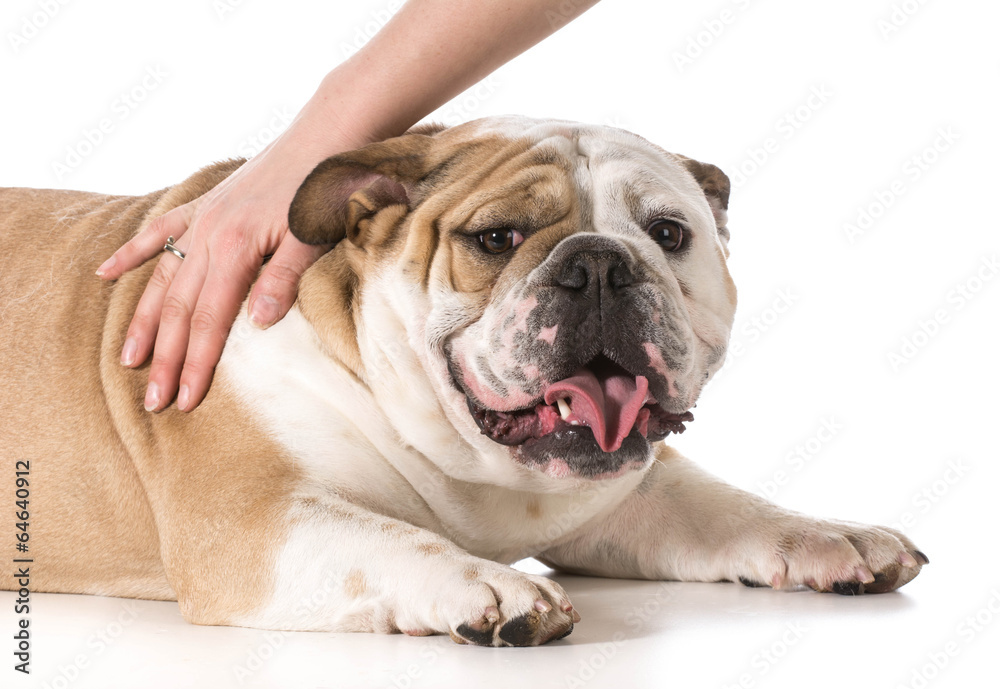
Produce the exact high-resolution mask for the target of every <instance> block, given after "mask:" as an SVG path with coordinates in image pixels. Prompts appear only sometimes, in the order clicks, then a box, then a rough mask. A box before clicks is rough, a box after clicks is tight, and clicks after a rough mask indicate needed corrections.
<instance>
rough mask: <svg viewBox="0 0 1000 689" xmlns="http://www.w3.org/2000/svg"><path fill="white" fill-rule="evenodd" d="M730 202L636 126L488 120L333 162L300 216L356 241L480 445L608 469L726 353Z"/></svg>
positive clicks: (677, 428)
mask: <svg viewBox="0 0 1000 689" xmlns="http://www.w3.org/2000/svg"><path fill="white" fill-rule="evenodd" d="M728 195H729V187H728V180H727V179H726V178H725V175H723V174H722V173H721V172H720V171H719V170H718V169H717V168H715V167H713V166H710V165H704V164H701V163H698V162H696V161H693V160H690V159H687V158H684V157H682V156H676V155H672V154H668V153H666V152H664V151H662V150H661V149H659V148H657V147H656V146H653V145H652V144H650V143H648V142H647V141H645V140H644V139H642V138H640V137H638V136H636V135H634V134H630V133H628V132H624V131H621V130H618V129H613V128H609V127H595V126H585V125H578V124H575V123H570V122H561V121H538V120H529V119H524V118H488V119H485V120H478V121H475V122H471V123H468V124H466V125H462V126H460V127H454V128H451V129H447V130H443V131H432V130H424V131H423V132H418V133H411V134H408V135H406V136H403V137H399V138H398V139H393V140H389V141H386V142H383V143H381V144H375V145H373V146H369V147H366V148H365V149H361V150H360V151H356V152H352V153H349V154H345V155H343V156H336V157H334V158H331V159H329V160H328V161H326V162H324V163H323V164H321V165H320V166H319V167H318V168H317V169H316V171H314V172H313V173H312V174H311V175H310V177H309V178H308V179H307V180H306V182H305V183H304V184H303V186H302V188H301V189H300V190H299V193H298V195H297V196H296V200H295V202H294V203H293V205H292V209H291V213H290V226H291V228H292V231H293V232H294V233H295V234H296V236H297V237H299V238H300V239H302V240H303V241H307V242H312V243H328V242H331V241H336V240H339V239H341V238H343V237H345V236H346V237H347V238H348V239H350V241H351V245H352V246H351V248H348V249H345V251H347V252H349V253H350V256H349V257H347V258H348V261H349V262H350V263H351V265H352V266H353V274H354V275H355V276H356V278H357V280H358V282H359V283H360V285H361V286H360V287H359V291H360V293H361V294H362V295H367V294H368V292H367V291H366V290H365V286H373V289H374V285H381V288H380V289H381V290H382V293H383V295H386V296H385V301H386V303H388V304H391V306H390V307H389V309H390V310H392V311H394V312H395V313H396V315H397V317H399V318H400V319H401V320H402V321H403V322H404V324H405V325H404V327H405V330H406V333H407V339H408V341H409V344H410V346H411V347H413V348H415V349H417V350H419V351H417V355H418V358H419V360H420V361H421V363H422V366H423V368H424V369H425V371H426V375H428V376H429V377H430V383H431V385H432V387H433V389H434V391H435V396H436V398H437V401H438V403H439V404H440V408H439V410H437V414H438V416H440V415H441V414H440V411H441V410H443V411H444V413H445V415H446V416H447V418H448V419H449V420H450V422H451V424H452V425H453V426H454V427H455V428H456V429H458V431H459V432H460V433H461V434H462V435H463V436H464V437H465V439H466V441H467V442H469V443H470V444H472V445H473V446H474V447H475V448H477V450H478V451H479V453H480V454H482V455H483V456H484V457H486V456H489V457H492V458H496V457H497V456H498V455H500V454H502V455H503V456H504V457H506V460H505V461H506V462H507V463H510V461H511V460H513V463H514V464H515V465H517V466H520V467H522V468H526V469H529V470H532V471H537V472H541V473H543V474H545V475H547V476H549V477H553V478H564V477H574V478H580V477H584V478H590V479H598V478H614V477H617V476H621V475H623V474H625V473H628V472H629V471H631V470H633V469H641V468H643V467H645V466H647V464H648V462H649V461H650V459H651V456H652V453H651V446H650V443H653V442H656V441H659V440H661V439H663V438H664V437H666V436H667V435H668V434H669V433H672V432H673V433H677V432H681V431H683V430H684V422H685V421H690V420H691V419H692V416H691V414H690V411H689V410H690V409H691V407H692V406H693V405H694V403H695V401H696V400H697V398H698V395H699V393H700V391H701V389H702V388H703V386H704V385H705V383H706V382H707V381H708V379H709V378H710V377H711V375H712V374H713V373H714V372H715V371H716V370H717V369H718V368H719V367H720V366H721V364H722V363H723V361H724V359H725V351H726V345H727V342H728V339H729V331H730V328H731V326H732V319H733V314H734V310H735V305H736V293H735V288H734V287H733V284H732V281H731V279H730V277H729V273H728V271H727V269H726V262H725V258H726V254H727V249H726V243H727V240H728V230H726V228H725V214H726V206H727V204H728ZM345 244H346V243H345ZM364 299H365V297H364V296H362V301H363V300H364ZM359 308H360V311H361V313H360V314H359V319H360V321H361V323H360V324H356V325H357V326H358V328H359V333H374V332H376V331H378V329H379V326H378V324H375V323H372V324H370V327H366V325H365V324H366V323H367V322H368V320H367V319H368V318H369V316H368V314H367V311H368V310H369V309H365V308H363V307H359ZM370 310H371V311H372V317H375V313H377V314H378V315H377V318H379V319H382V320H384V319H385V317H386V314H385V310H383V309H377V308H375V307H374V306H373V307H372V308H371V309H370ZM356 320H357V319H356ZM364 339H365V337H364V335H363V334H359V340H364ZM359 347H360V350H361V352H362V354H361V355H360V358H361V359H365V355H364V351H365V343H364V342H359ZM404 378H405V376H404ZM401 382H402V383H405V384H408V385H411V386H412V385H413V384H414V383H413V382H412V380H411V381H405V380H404V381H401ZM397 387H398V386H397ZM392 388H393V386H392V385H389V386H388V388H387V390H390V389H392Z"/></svg>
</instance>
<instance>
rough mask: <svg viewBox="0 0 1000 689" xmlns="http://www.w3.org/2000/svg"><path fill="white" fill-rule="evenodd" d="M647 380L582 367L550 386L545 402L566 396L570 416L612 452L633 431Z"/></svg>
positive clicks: (644, 395)
mask: <svg viewBox="0 0 1000 689" xmlns="http://www.w3.org/2000/svg"><path fill="white" fill-rule="evenodd" d="M647 390H649V381H647V380H646V378H645V377H643V376H634V377H633V376H629V375H626V374H625V373H624V372H622V373H612V372H609V373H607V375H605V373H604V372H603V371H598V373H597V374H595V373H594V372H592V371H590V370H589V369H586V368H581V369H580V370H579V371H577V372H576V373H574V374H573V375H572V376H570V377H569V378H566V379H565V380H560V381H558V382H555V383H553V384H552V385H550V386H549V388H548V390H546V391H545V403H546V404H554V403H555V402H556V400H558V399H559V398H567V397H568V398H569V400H570V408H571V409H572V413H573V416H575V417H577V418H579V420H580V421H581V422H583V423H585V424H586V425H588V426H590V429H591V430H592V431H593V432H594V438H596V439H597V444H598V445H600V446H601V449H602V450H604V451H605V452H614V451H615V450H617V449H618V448H619V447H621V446H622V441H623V440H625V436H627V435H628V434H629V433H631V432H632V427H633V426H635V423H636V419H637V418H638V416H639V411H640V410H641V409H642V407H643V405H644V404H645V403H646V392H647Z"/></svg>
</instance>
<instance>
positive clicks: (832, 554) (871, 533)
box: [739, 519, 929, 595]
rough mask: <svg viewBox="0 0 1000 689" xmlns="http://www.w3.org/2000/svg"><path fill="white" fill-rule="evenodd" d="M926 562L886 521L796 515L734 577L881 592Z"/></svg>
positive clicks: (774, 583) (844, 591)
mask: <svg viewBox="0 0 1000 689" xmlns="http://www.w3.org/2000/svg"><path fill="white" fill-rule="evenodd" d="M928 562H929V560H928V558H927V556H926V555H924V554H923V553H922V552H920V551H919V550H917V548H916V546H914V545H913V542H912V541H910V539H909V538H907V537H906V536H904V535H903V534H901V533H900V532H898V531H896V530H894V529H890V528H888V527H883V526H869V525H866V524H855V523H852V522H835V521H822V520H811V519H810V520H805V519H803V520H798V519H796V520H792V521H791V523H790V524H789V525H788V526H787V528H786V529H783V533H782V534H781V535H780V537H779V538H778V539H777V542H776V543H773V550H772V552H770V553H768V555H767V556H766V557H764V558H762V560H761V561H760V562H758V563H755V564H754V565H752V566H751V569H752V571H750V572H748V573H746V574H743V575H740V576H739V580H740V582H741V583H743V584H744V585H745V586H767V585H770V586H772V587H774V588H794V587H796V586H802V585H805V586H809V587H810V588H812V589H814V590H816V591H832V592H833V593H840V594H844V595H857V594H861V593H885V592H886V591H893V590H895V589H898V588H899V587H900V586H902V585H903V584H906V583H907V582H909V581H910V580H912V579H913V578H914V577H916V576H917V575H918V574H919V573H920V569H921V568H922V567H923V566H924V565H926V564H927V563H928Z"/></svg>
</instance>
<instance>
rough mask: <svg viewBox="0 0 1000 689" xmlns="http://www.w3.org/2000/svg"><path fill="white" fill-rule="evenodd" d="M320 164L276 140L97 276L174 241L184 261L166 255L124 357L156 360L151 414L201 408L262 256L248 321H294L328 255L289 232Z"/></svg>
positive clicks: (149, 230)
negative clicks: (305, 287)
mask: <svg viewBox="0 0 1000 689" xmlns="http://www.w3.org/2000/svg"><path fill="white" fill-rule="evenodd" d="M289 138H292V136H291V133H289ZM323 157H325V156H324V155H320V156H319V157H318V159H314V156H312V155H311V154H310V153H309V151H308V149H306V150H304V149H303V147H301V146H298V145H297V142H295V141H289V140H288V139H287V138H286V139H284V140H283V139H282V138H279V139H277V140H275V141H274V142H273V143H272V144H271V146H269V147H268V148H267V149H265V150H264V151H262V152H261V153H259V154H258V155H257V156H256V157H255V158H253V159H252V160H251V161H249V162H247V163H245V164H244V165H243V166H242V167H240V168H239V169H237V170H236V172H234V173H233V174H232V175H231V176H229V177H228V178H226V179H225V180H224V181H223V182H222V183H220V184H219V185H218V186H216V187H215V188H214V189H212V190H211V191H209V192H208V193H206V194H205V195H204V196H201V197H199V198H197V199H195V200H194V201H191V202H190V203H187V204H185V205H183V206H179V207H177V208H175V209H173V210H171V211H169V212H168V213H166V214H164V215H163V216H161V217H159V218H157V219H155V220H154V221H153V222H151V223H150V224H149V225H148V226H147V227H146V228H144V229H143V230H142V231H141V232H140V233H139V234H137V235H136V236H135V237H133V238H132V239H131V240H130V241H129V242H128V243H126V244H125V245H123V246H122V247H121V248H120V249H118V251H116V252H115V253H114V255H113V256H112V257H111V258H109V259H108V260H107V261H106V262H105V263H104V264H103V265H102V266H101V267H100V268H99V269H98V275H99V276H100V277H101V278H103V279H105V280H112V279H115V278H118V277H120V276H121V275H122V274H124V273H125V272H126V271H128V270H131V269H132V268H135V267H137V266H139V265H140V264H142V263H143V262H144V261H146V260H148V259H150V258H152V257H154V256H156V255H157V254H160V253H161V252H163V245H164V243H165V242H166V241H167V239H168V237H171V236H172V237H173V238H174V244H175V245H176V246H177V248H178V249H180V250H181V251H182V252H183V253H185V254H186V257H185V258H184V259H183V260H182V259H180V258H179V257H177V256H175V255H173V254H171V253H163V255H162V256H161V258H160V260H159V262H158V263H157V266H156V269H155V270H154V272H153V274H152V277H151V278H150V280H149V283H148V284H147V285H146V290H145V292H144V293H143V295H142V298H141V299H140V300H139V304H138V306H137V307H136V311H135V315H134V316H133V318H132V322H131V324H130V325H129V328H128V334H127V336H126V339H125V345H124V347H123V349H122V356H121V362H122V364H123V365H125V366H129V367H132V368H134V367H137V366H140V365H142V364H143V363H144V362H145V361H146V359H147V358H149V355H150V353H152V355H153V358H152V363H151V366H150V371H149V385H148V387H147V389H146V398H145V408H146V409H147V411H159V410H161V409H164V408H165V407H166V406H168V405H169V404H170V401H171V400H172V399H173V398H174V395H177V407H178V408H179V409H181V410H182V411H190V410H192V409H194V408H195V407H197V406H198V404H199V403H201V401H202V399H204V397H205V394H206V393H207V392H208V387H209V385H210V383H211V380H212V374H213V372H214V370H215V366H216V364H218V362H219V359H220V357H221V355H222V348H223V345H224V344H225V341H226V337H227V335H228V334H229V330H230V328H231V327H232V324H233V321H234V320H235V318H236V315H237V313H238V312H239V309H240V305H241V304H242V303H243V300H244V299H245V298H246V296H247V292H248V291H249V290H250V285H251V283H253V282H254V279H255V278H257V274H258V271H260V268H261V265H262V264H263V261H264V257H265V256H268V255H271V260H270V261H269V262H268V263H267V265H266V266H265V267H264V270H263V271H262V272H261V273H260V277H259V278H257V281H256V283H255V284H254V287H253V292H252V293H251V294H250V299H249V301H248V308H249V316H250V320H251V322H252V323H253V324H255V325H257V326H259V327H262V328H266V327H268V326H270V325H272V324H274V323H275V322H277V321H278V320H280V319H281V318H282V317H284V315H285V314H286V313H288V310H289V309H290V308H291V306H292V304H293V303H294V301H295V297H296V294H297V289H298V282H299V278H300V277H301V275H302V273H303V272H305V270H306V268H308V267H309V266H310V265H312V264H313V263H314V262H315V261H316V260H317V259H318V258H319V257H320V256H321V255H322V254H323V253H324V252H325V251H327V250H328V249H329V247H322V246H319V247H317V246H309V245H306V244H302V243H301V242H299V241H298V240H297V239H295V237H293V236H292V235H291V233H289V231H288V207H289V205H290V204H291V202H292V198H293V197H294V196H295V192H296V190H297V189H298V186H299V184H300V183H301V181H302V179H304V178H305V176H306V175H307V174H308V172H309V171H310V170H312V168H313V167H314V166H315V165H316V164H317V163H319V162H320V160H322V158H323Z"/></svg>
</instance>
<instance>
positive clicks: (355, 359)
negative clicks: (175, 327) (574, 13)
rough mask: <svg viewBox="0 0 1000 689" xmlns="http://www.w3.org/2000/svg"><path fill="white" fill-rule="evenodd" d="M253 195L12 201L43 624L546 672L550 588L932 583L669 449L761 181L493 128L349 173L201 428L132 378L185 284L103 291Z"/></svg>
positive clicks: (580, 137) (620, 142) (601, 137)
mask: <svg viewBox="0 0 1000 689" xmlns="http://www.w3.org/2000/svg"><path fill="white" fill-rule="evenodd" d="M241 162H242V161H232V162H227V163H221V164H217V165H213V166H211V167H208V168H205V169H204V170H201V171H200V172H198V173H196V174H195V175H193V176H192V177H190V178H189V179H187V180H186V181H184V182H182V183H180V184H178V185H176V186H174V187H171V188H169V189H166V190H163V191H159V192H154V193H152V194H149V195H148V196H143V197H109V196H104V195H99V194H90V193H82V192H67V191H52V190H33V189H3V190H0V208H2V212H0V313H2V314H3V327H2V328H0V356H2V364H3V365H2V366H0V386H2V388H3V390H4V391H5V401H4V402H3V403H2V405H0V425H2V427H3V428H4V442H3V444H2V446H0V456H2V457H3V460H4V462H3V463H4V466H5V467H7V471H8V476H11V477H12V476H13V475H14V472H15V466H16V463H17V462H27V461H30V465H31V476H30V481H31V487H30V490H31V514H32V522H31V529H32V531H31V540H30V547H31V548H32V549H34V550H35V552H37V553H44V559H43V558H41V557H40V558H39V559H38V560H37V561H36V563H35V565H33V567H32V585H33V590H34V591H61V592H72V593H92V594H102V595H114V596H125V597H136V598H151V599H168V600H172V599H176V600H177V601H178V603H179V604H180V607H181V610H182V612H183V614H184V616H185V617H186V618H187V619H188V620H190V621H191V622H194V623H198V624H225V625H243V626H251V627H260V628H266V629H288V630H335V631H374V632H396V631H402V632H405V633H407V634H416V635H424V634H435V633H441V634H450V635H451V638H452V639H454V640H455V641H456V642H458V643H470V644H481V645H492V646H504V645H514V646H521V645H536V644H540V643H545V642H547V641H551V640H554V639H559V638H562V637H563V636H565V635H567V634H568V633H569V632H570V631H571V630H572V629H573V625H574V624H575V623H576V622H579V621H580V615H579V613H578V612H577V611H576V610H575V609H574V608H573V606H572V604H571V603H570V600H569V598H568V596H567V595H566V592H565V591H564V590H563V589H562V588H561V587H560V586H559V585H558V584H556V583H555V582H553V581H551V580H549V579H547V578H544V577H541V576H534V575H530V574H525V573H522V572H519V571H516V570H513V569H511V568H510V567H509V566H508V565H509V564H510V563H511V562H514V561H516V560H518V559H521V558H524V557H529V556H534V557H537V558H539V559H540V560H541V561H543V562H545V563H547V564H549V565H551V566H552V567H553V568H556V569H559V570H564V571H570V572H577V573H583V574H592V575H601V576H612V577H633V578H647V579H676V580H688V581H720V580H728V581H732V582H743V583H744V584H747V585H752V586H772V587H775V588H782V589H790V588H794V587H798V586H810V587H812V588H814V589H816V590H818V591H834V592H838V593H865V592H882V591H890V590H892V589H895V588H898V587H900V586H902V585H903V584H905V583H906V582H908V581H910V580H911V579H912V578H913V577H915V576H916V575H917V573H918V572H919V571H920V568H921V566H922V565H924V564H926V563H927V558H926V557H925V556H924V555H923V554H922V553H920V552H919V551H918V550H916V549H915V547H914V545H913V544H912V543H911V542H910V541H909V540H908V539H907V538H906V537H905V536H903V535H902V534H900V533H898V532H896V531H893V530H891V529H887V528H881V527H875V526H866V525H862V524H854V523H848V522H832V521H826V520H820V519H813V518H809V517H807V516H804V515H801V514H797V513H792V512H789V511H787V510H783V509H781V508H779V507H777V506H775V505H773V504H771V503H769V502H767V501H765V500H763V499H761V498H759V497H757V496H754V495H751V494H749V493H746V492H743V491H741V490H737V489H735V488H732V487H730V486H728V485H726V484H725V483H723V482H721V481H719V480H717V479H715V478H713V477H711V476H709V475H707V474H705V473H703V472H702V471H700V470H699V469H698V468H697V467H696V466H695V465H693V464H692V463H691V462H689V461H688V460H687V459H685V458H683V457H681V456H680V455H678V454H677V453H676V452H675V451H673V450H671V449H670V448H669V447H668V446H667V445H666V444H665V442H664V440H667V441H669V437H668V436H670V434H674V433H680V432H682V431H684V429H685V426H688V425H690V424H691V423H692V422H693V416H692V414H691V408H692V407H693V406H694V404H695V402H696V401H697V399H698V396H699V393H700V392H701V390H702V389H703V388H704V386H705V384H706V383H707V382H708V381H709V379H710V378H711V377H712V375H713V374H714V373H715V372H716V370H718V368H719V367H720V366H721V365H722V363H723V362H724V360H725V355H726V346H727V343H728V340H729V333H730V329H731V327H732V323H733V314H734V311H735V308H736V289H735V287H734V285H733V282H732V280H731V279H730V276H729V272H728V270H727V267H726V260H727V256H728V255H729V249H728V243H729V230H728V229H727V227H726V216H727V207H728V204H729V181H728V179H727V178H726V176H725V175H724V174H723V173H722V172H721V171H720V170H719V169H718V168H716V167H714V166H712V165H708V164H704V163H699V162H697V161H695V160H691V159H689V158H686V157H684V156H680V155H676V154H671V153H667V152H666V151H663V150H661V149H660V148H658V147H656V146H654V145H653V144H650V143H649V142H647V141H645V140H644V139H642V138H640V137H638V136H636V135H634V134H630V133H628V132H625V131H621V130H618V129H613V128H610V127H595V126H586V125H579V124H576V123H572V122H562V121H544V120H529V119H523V118H513V117H504V118H488V119H484V120H477V121H474V122H470V123H467V124H464V125H459V126H455V127H451V128H447V129H444V128H436V127H422V128H418V129H416V130H413V131H411V132H410V133H408V134H406V135H404V136H401V137H398V138H394V139H389V140H386V141H383V142H381V143H376V144H372V145H370V146H366V147H365V148H362V149H360V150H357V151H351V152H348V153H344V154H341V155H338V156H335V157H333V158H330V159H328V160H326V161H324V162H323V163H321V164H320V165H319V166H318V167H317V168H316V169H315V170H314V171H313V172H312V173H311V174H310V175H309V176H308V177H307V178H306V180H305V181H304V182H303V184H302V186H301V187H300V189H299V191H298V194H297V195H296V197H295V200H294V202H293V203H292V206H291V209H290V212H289V225H290V228H291V231H292V232H293V233H294V234H295V236H296V237H298V238H299V239H300V240H302V241H304V242H307V243H313V244H330V245H334V248H333V249H332V250H331V251H330V252H329V253H327V254H326V255H325V256H324V257H323V258H322V259H320V260H319V261H318V262H317V263H316V264H315V265H314V266H313V267H312V268H311V269H310V270H308V271H307V273H306V274H305V275H304V277H303V279H302V283H301V286H300V290H299V297H298V301H297V303H296V306H295V307H294V308H293V309H292V311H291V312H290V313H289V314H288V316H287V317H286V318H284V319H283V320H282V321H280V322H279V323H277V324H276V325H274V326H273V327H271V328H269V329H267V330H260V329H258V328H255V327H252V326H250V324H249V322H248V321H247V319H246V317H245V316H241V317H240V318H239V319H238V320H237V322H236V323H235V325H234V327H233V330H232V332H231V334H230V337H229V340H228V341H227V343H226V348H225V351H224V353H223V356H222V361H221V363H220V365H219V367H218V370H217V372H216V375H215V379H214V382H213V384H212V388H211V390H210V392H209V394H208V397H207V398H206V399H205V401H204V402H203V403H202V404H201V406H199V407H198V408H197V409H196V410H195V411H193V412H191V413H187V414H185V413H182V412H180V411H178V410H177V409H176V408H175V407H173V406H171V407H168V408H167V409H166V410H165V411H163V412H161V413H158V414H149V413H147V412H145V411H144V410H143V397H144V392H145V384H146V378H147V372H148V367H142V368H139V369H136V370H132V369H128V368H125V367H123V366H121V365H120V363H119V353H120V352H121V349H122V344H123V340H124V337H125V332H126V328H127V327H128V323H129V321H130V319H131V316H132V313H133V312H134V309H135V306H136V303H137V301H138V299H139V296H140V295H141V293H142V291H143V288H144V286H145V284H146V282H147V280H148V279H149V278H150V275H151V273H152V271H153V266H154V264H155V261H152V262H149V263H147V264H146V265H144V266H142V267H141V268H139V269H137V270H134V271H132V272H131V273H129V274H127V275H125V276H124V277H123V278H121V279H120V280H118V281H117V283H116V284H107V283H102V282H101V281H100V280H98V279H97V278H95V277H94V276H93V271H94V268H95V267H96V266H97V264H98V263H99V262H100V260H101V259H102V258H103V257H104V256H106V255H108V254H110V253H111V252H112V251H114V250H115V249H116V248H118V247H119V246H120V245H121V244H122V243H124V242H125V241H126V240H128V239H129V238H130V237H131V236H132V235H134V234H135V233H136V232H137V231H139V230H140V229H141V228H143V227H144V226H145V225H147V224H148V223H149V222H150V221H151V220H152V219H153V218H156V217H157V216H159V215H162V214H163V213H165V212H166V211H168V210H170V209H171V208H174V207H176V206H178V205H181V204H183V203H186V202H188V201H190V200H192V199H194V198H196V197H198V196H200V195H201V194H203V193H205V192H206V191H207V190H209V189H211V188H212V187H213V186H214V185H216V184H218V183H219V182H220V181H221V180H222V179H224V178H225V177H226V176H227V175H229V174H231V173H232V172H233V171H234V170H235V169H236V168H237V167H238V166H239V165H240V163H241ZM699 423H711V420H710V419H704V420H701V421H700V422H699ZM3 586H5V587H9V586H11V582H10V581H5V582H4V584H3ZM317 592H322V593H323V595H315V594H316V593H317Z"/></svg>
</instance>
